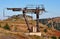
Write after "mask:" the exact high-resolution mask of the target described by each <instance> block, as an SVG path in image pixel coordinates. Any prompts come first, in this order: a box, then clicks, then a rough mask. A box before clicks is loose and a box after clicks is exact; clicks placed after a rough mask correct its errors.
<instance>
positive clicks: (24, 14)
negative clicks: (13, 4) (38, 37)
mask: <svg viewBox="0 0 60 39" xmlns="http://www.w3.org/2000/svg"><path fill="white" fill-rule="evenodd" d="M23 17H24V19H25V21H26V24H27V27H28V30H29V32H30V31H31V29H30V28H29V23H28V20H27V18H26V12H25V10H23Z"/></svg>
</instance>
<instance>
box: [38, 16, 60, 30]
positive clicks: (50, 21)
mask: <svg viewBox="0 0 60 39" xmlns="http://www.w3.org/2000/svg"><path fill="white" fill-rule="evenodd" d="M39 21H40V23H42V24H44V25H47V26H48V27H52V25H53V27H54V28H55V29H57V30H59V31H60V17H54V18H47V19H40V20H39Z"/></svg>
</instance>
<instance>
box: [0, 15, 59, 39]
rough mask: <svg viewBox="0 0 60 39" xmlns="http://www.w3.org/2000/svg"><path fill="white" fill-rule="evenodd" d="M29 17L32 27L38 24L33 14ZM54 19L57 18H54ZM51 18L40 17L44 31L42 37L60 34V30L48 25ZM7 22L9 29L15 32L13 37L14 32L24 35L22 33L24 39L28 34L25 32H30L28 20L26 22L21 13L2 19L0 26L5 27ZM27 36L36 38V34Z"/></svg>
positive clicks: (42, 30)
mask: <svg viewBox="0 0 60 39" xmlns="http://www.w3.org/2000/svg"><path fill="white" fill-rule="evenodd" d="M30 18H31V19H30ZM27 19H30V20H29V21H28V22H29V26H30V27H31V26H36V21H34V20H32V17H31V16H27ZM54 19H56V18H54ZM54 19H53V20H54ZM41 20H42V21H43V22H41ZM49 20H51V19H49ZM49 20H48V19H47V20H46V19H40V23H39V26H40V32H41V33H42V38H43V36H54V35H55V36H60V34H58V33H60V32H59V31H57V30H56V29H52V28H50V27H48V25H46V24H47V22H48V21H49ZM44 22H45V24H44ZM6 24H7V25H8V26H9V28H10V30H8V31H9V32H11V33H12V32H13V38H14V36H15V35H14V33H19V34H22V35H20V37H21V36H22V37H23V38H21V39H24V38H25V36H26V35H23V34H24V33H26V32H28V30H27V28H28V27H27V25H26V22H25V20H24V18H23V16H22V17H20V15H14V16H12V17H10V18H8V19H6V20H3V21H0V27H1V29H3V27H4V26H5V25H6ZM1 29H0V30H1ZM4 31H5V32H7V31H6V29H4ZM1 32H3V31H1ZM9 32H8V34H10V33H9ZM8 36H9V35H8ZM8 36H7V37H8ZM10 36H11V35H10ZM4 37H5V35H4ZM27 37H29V38H30V39H31V38H34V39H35V37H36V36H32V37H31V36H27ZM27 37H26V38H27ZM8 38H9V37H8ZM18 38H19V36H18Z"/></svg>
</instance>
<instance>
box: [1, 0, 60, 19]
mask: <svg viewBox="0 0 60 39" xmlns="http://www.w3.org/2000/svg"><path fill="white" fill-rule="evenodd" d="M41 4H43V5H44V7H45V10H46V11H47V12H44V13H43V14H41V15H39V18H40V19H41V18H52V17H60V0H0V19H1V20H2V19H5V18H7V17H4V16H3V10H4V11H5V15H6V16H12V15H17V14H22V12H13V11H8V10H6V8H24V7H26V6H28V7H29V6H30V5H41ZM30 15H31V14H30ZM32 16H33V17H34V18H35V15H32Z"/></svg>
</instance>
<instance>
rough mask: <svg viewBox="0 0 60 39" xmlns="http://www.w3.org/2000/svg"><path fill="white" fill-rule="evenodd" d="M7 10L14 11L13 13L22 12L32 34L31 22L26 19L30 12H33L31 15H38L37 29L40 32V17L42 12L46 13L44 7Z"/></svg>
mask: <svg viewBox="0 0 60 39" xmlns="http://www.w3.org/2000/svg"><path fill="white" fill-rule="evenodd" d="M7 10H12V11H22V12H23V17H24V19H25V21H26V24H27V27H28V30H29V32H31V29H30V28H29V26H30V25H29V22H28V20H27V18H26V13H27V12H28V13H29V12H31V13H34V14H36V27H37V32H40V30H39V29H40V27H39V15H40V14H41V12H44V11H45V8H44V7H43V5H42V6H41V7H39V6H38V7H35V8H34V9H33V8H31V9H30V8H29V9H28V7H25V8H7Z"/></svg>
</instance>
